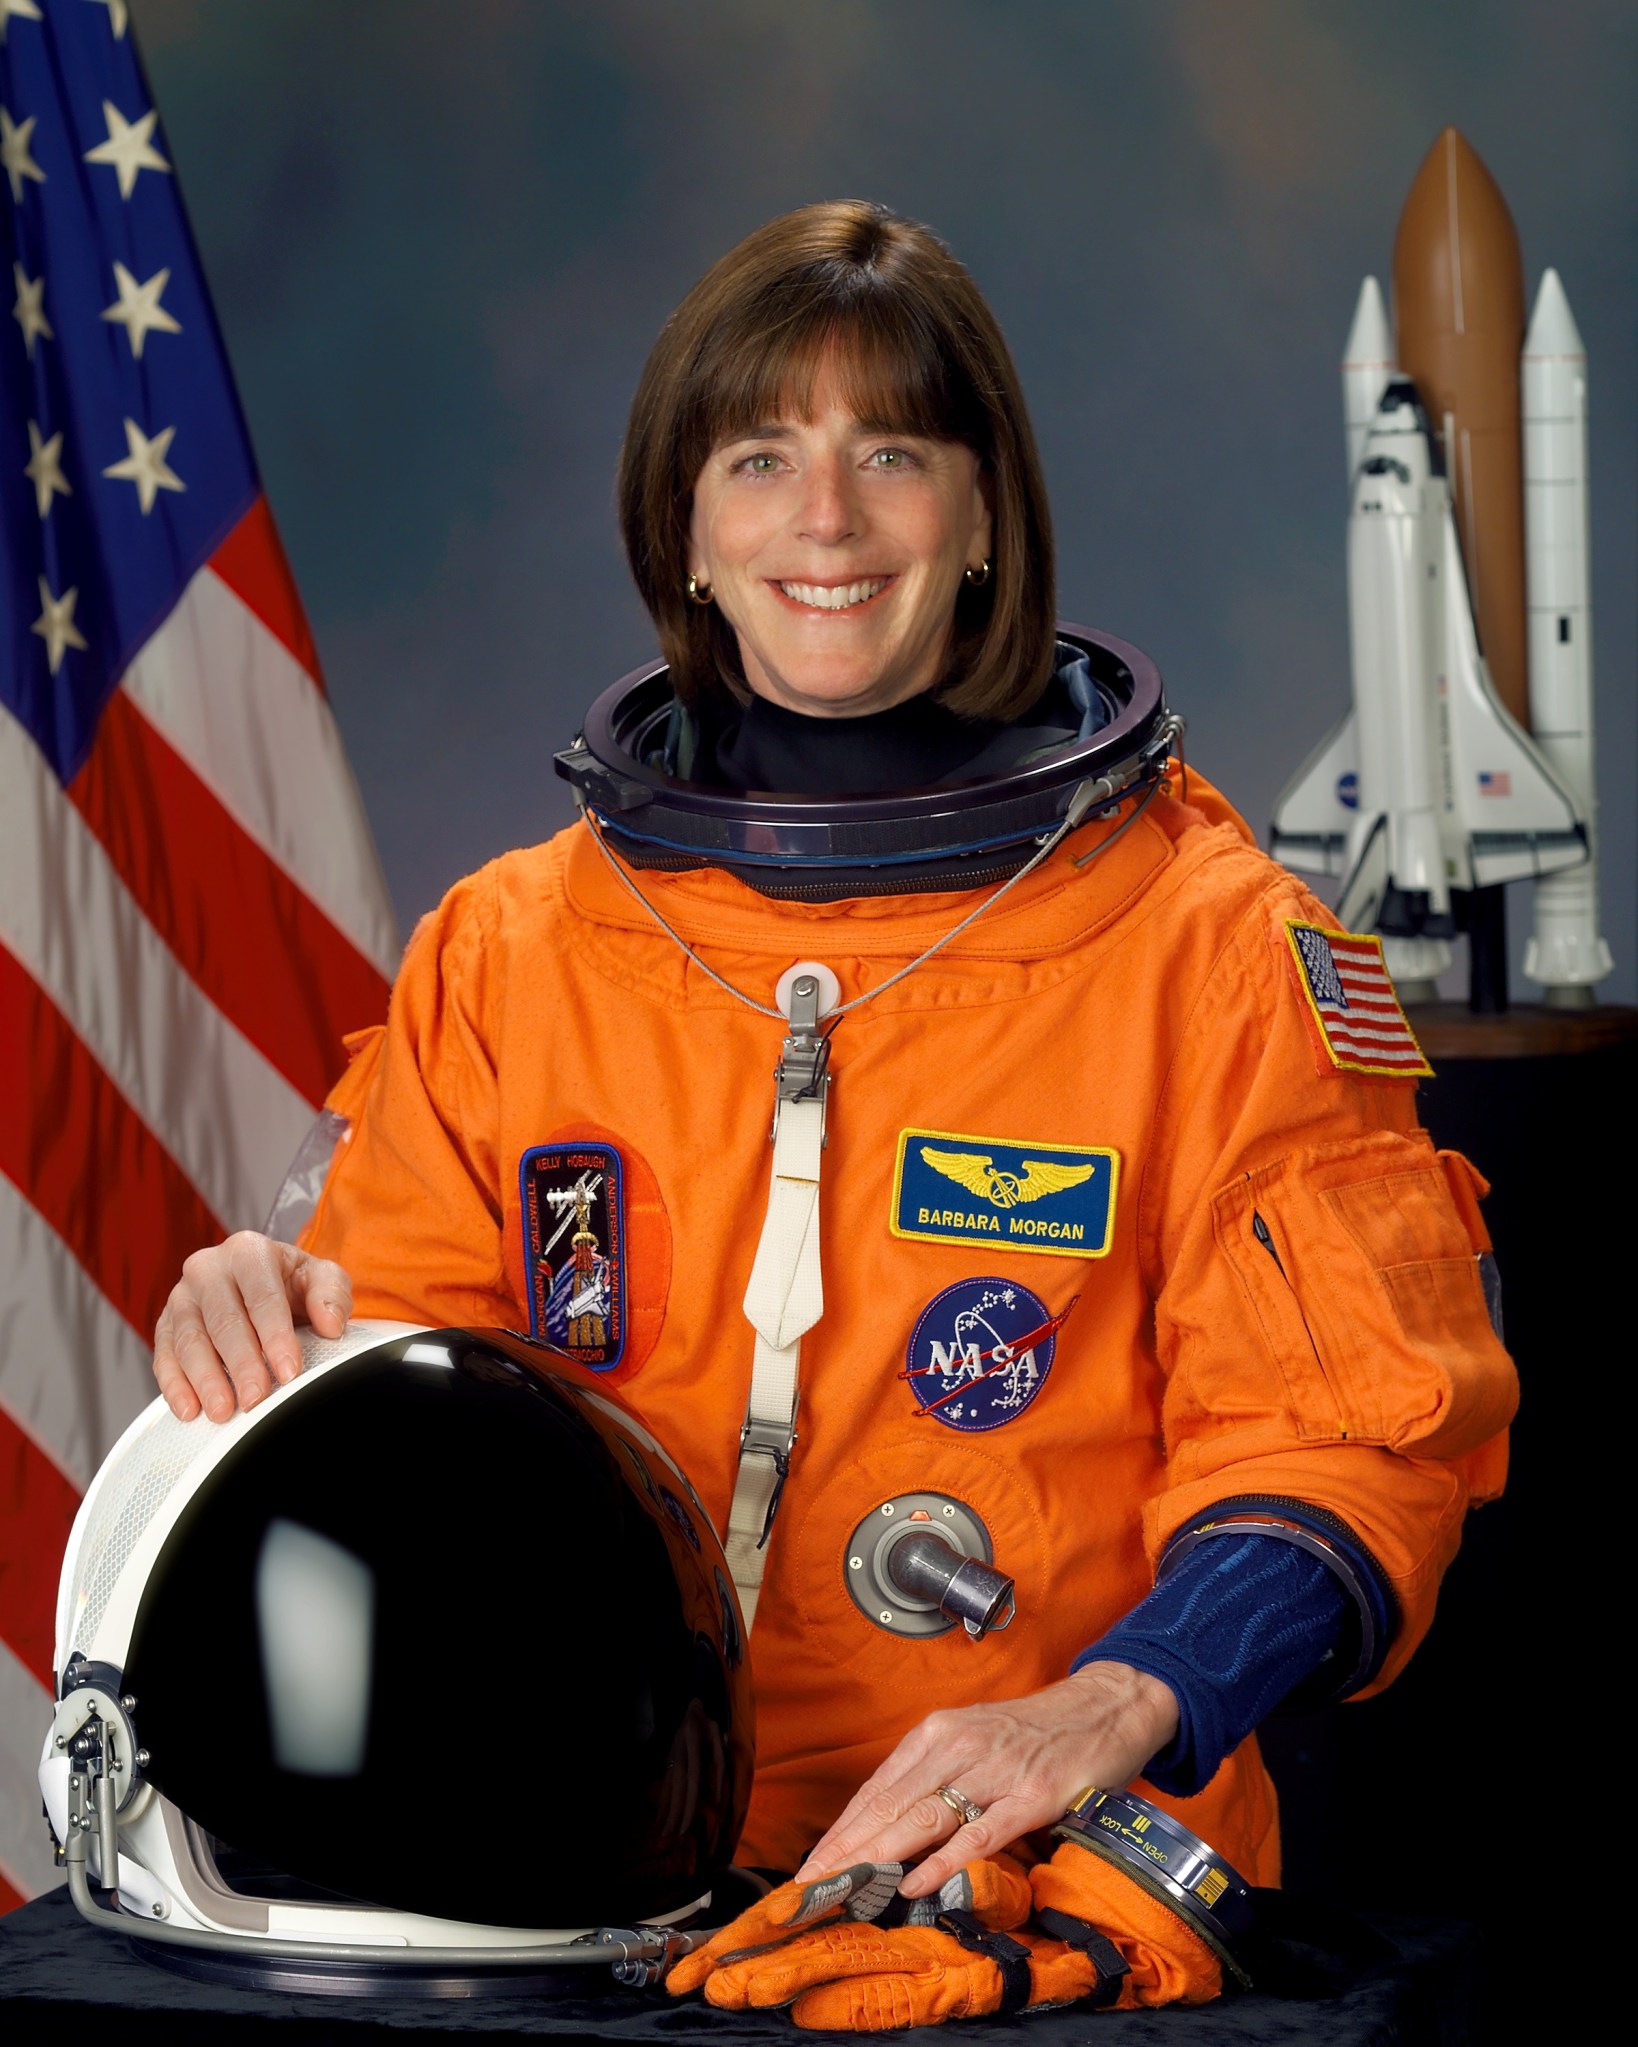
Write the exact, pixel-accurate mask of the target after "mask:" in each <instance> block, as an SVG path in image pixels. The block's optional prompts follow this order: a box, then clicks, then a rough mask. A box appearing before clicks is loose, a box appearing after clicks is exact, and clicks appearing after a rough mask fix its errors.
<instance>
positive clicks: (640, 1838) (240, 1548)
mask: <svg viewBox="0 0 1638 2047" xmlns="http://www.w3.org/2000/svg"><path fill="white" fill-rule="evenodd" d="M303 1351H304V1360H305V1363H304V1370H303V1372H302V1375H301V1376H300V1377H299V1378H298V1379H296V1380H294V1381H292V1383H291V1384H289V1385H288V1386H284V1387H280V1388H278V1389H277V1390H276V1391H275V1392H274V1393H273V1394H272V1396H271V1397H270V1398H269V1399H267V1400H265V1401H264V1402H263V1403H262V1404H261V1405H260V1406H259V1407H256V1408H253V1409H252V1410H251V1411H250V1412H249V1413H248V1414H246V1413H240V1414H238V1415H236V1416H235V1417H234V1418H233V1419H232V1420H231V1421H229V1422H226V1423H223V1424H221V1425H217V1424H215V1423H212V1422H210V1421H208V1420H206V1419H204V1418H203V1417H201V1418H199V1419H197V1420H195V1421H192V1422H180V1421H178V1420H177V1419H176V1418H175V1416H174V1415H172V1414H171V1413H170V1411H169V1409H168V1408H167V1407H166V1406H165V1404H164V1402H163V1401H158V1400H156V1401H155V1402H154V1403H153V1405H152V1406H151V1407H149V1408H148V1409H147V1410H146V1411H145V1412H144V1413H143V1414H141V1415H140V1416H139V1417H138V1418H137V1420H136V1421H135V1422H134V1423H133V1424H132V1425H131V1427H130V1428H129V1429H128V1430H127V1431H126V1432H125V1434H124V1436H123V1437H122V1438H121V1439H120V1441H119V1443H118V1444H117V1445H116V1446H115V1448H114V1450H113V1452H112V1453H111V1455H110V1456H109V1457H108V1459H107V1461H106V1463H105V1464H104V1465H103V1467H102V1469H101V1470H100V1471H99V1472H98V1474H97V1476H96V1478H95V1479H94V1480H93V1482H92V1484H91V1487H90V1490H89V1491H88V1492H87V1494H86V1496H85V1499H84V1501H83V1503H82V1505H81V1508H80V1512H79V1515H78V1518H77V1519H76V1521H75V1524H74V1529H73V1532H72V1534H71V1536H70V1538H69V1544H68V1551H67V1555H66V1557H65V1559H64V1563H63V1574H62V1581H61V1587H60V1590H59V1594H58V1601H57V1627H56V1667H57V1673H58V1685H57V1690H58V1705H57V1710H56V1713H55V1716H54V1718H53V1721H52V1724H51V1727H50V1730H49V1731H48V1733H47V1735H46V1739H45V1745H44V1749H43V1752H42V1755H41V1761H40V1786H41V1790H42V1792H43V1794H44V1798H45V1804H46V1811H47V1815H48V1817H49V1820H50V1823H51V1828H52V1832H53V1834H54V1835H55V1837H56V1839H57V1841H58V1843H59V1844H60V1845H61V1846H62V1847H63V1849H64V1851H65V1854H66V1857H67V1860H68V1864H69V1876H70V1883H71V1885H72V1887H73V1889H74V1893H75V1897H76V1901H77V1902H78V1903H79V1906H80V1909H81V1911H82V1912H85V1913H86V1914H87V1916H90V1917H93V1918H96V1919H99V1920H103V1921H106V1922H108V1923H110V1924H113V1925H116V1926H117V1927H118V1928H119V1929H120V1930H122V1931H125V1932H136V1931H138V1930H142V1931H146V1932H147V1933H149V1934H150V1935H152V1936H153V1937H155V1938H157V1939H160V1940H162V1941H165V1942H166V1943H167V1944H169V1945H170V1946H172V1947H173V1948H180V1949H186V1950H191V1951H192V1952H193V1954H194V1955H195V1956H197V1957H199V1958H200V1959H201V1965H202V1966H210V1965H211V1964H210V1962H209V1961H208V1960H207V1959H205V1958H208V1957H218V1958H219V1957H222V1956H232V1957H234V1958H236V1961H235V1966H242V1964H243V1963H244V1962H246V1961H252V1960H258V1959H259V1961H260V1962H261V1964H262V1966H263V1967H264V1968H267V1969H270V1970H272V1969H274V1967H275V1965H276V1969H277V1972H279V1973H282V1974H283V1975H284V1976H285V1977H289V1976H290V1975H291V1974H292V1972H293V1971H294V1972H295V1973H296V1974H297V1975H299V1974H300V1973H301V1972H302V1971H303V1970H304V1969H305V1970H308V1971H310V1972H312V1975H313V1978H314V1980H315V1981H317V1980H318V1979H320V1978H322V1977H324V1976H325V1974H326V1972H329V1971H333V1970H334V1969H335V1968H336V1967H337V1966H338V1965H345V1964H347V1963H349V1962H354V1961H360V1962H362V1961H365V1960H373V1962H374V1964H375V1965H376V1966H377V1967H379V1965H380V1964H381V1963H382V1962H383V1961H384V1960H390V1961H391V1962H394V1963H397V1964H399V1965H401V1966H404V1967H408V1968H409V1969H410V1970H411V1971H412V1972H413V1969H414V1968H415V1967H416V1966H420V1967H422V1968H428V1969H430V1968H432V1967H435V1966H436V1967H437V1968H439V1969H441V1970H443V1971H445V1972H446V1973H447V1971H448V1969H449V1968H450V1967H451V1966H452V1965H455V1964H457V1963H459V1964H464V1965H467V1966H469V1967H471V1968H474V1969H480V1968H483V1967H485V1966H490V1967H496V1966H506V1965H516V1964H522V1963H535V1964H544V1963H553V1964H556V1963H561V1962H564V1961H570V1960H577V1959H593V1958H595V1959H599V1960H602V1961H605V1962H608V1961H613V1962H615V1963H617V1964H622V1963H623V1964H624V1967H623V1969H621V1968H617V1971H616V1973H623V1974H624V1975H625V1976H626V1978H627V1980H647V1979H648V1978H649V1977H650V1976H651V1975H653V1974H654V1973H657V1971H658V1968H659V1967H662V1966H663V1965H664V1962H665V1961H666V1959H668V1957H669V1955H671V1954H674V1953H675V1952H677V1951H679V1950H680V1949H681V1948H683V1947H686V1946H688V1945H691V1942H689V1941H688V1940H687V1938H686V1935H684V1936H682V1937H679V1936H678V1934H677V1933H676V1932H675V1931H674V1930H673V1931H667V1929H676V1928H677V1927H679V1926H683V1925H686V1924H687V1923H688V1922H689V1920H690V1919H691V1918H693V1917H696V1916H698V1914H699V1912H700V1910H701V1908H702V1906H703V1904H704V1902H705V1901H706V1899H707V1898H708V1896H709V1893H710V1890H711V1887H712V1885H713V1883H714V1882H716V1881H717V1880H718V1878H719V1877H720V1876H721V1875H722V1874H723V1873H724V1871H725V1870H726V1868H727V1866H728V1863H729V1861H730V1859H731V1857H732V1853H733V1848H734V1844H735V1842H736V1840H737V1838H738V1834H739V1829H740V1826H741V1824H742V1822H743V1819H744V1814H745V1807H746V1804H747V1802H748V1799H749V1793H750V1778H751V1761H752V1707H751V1698H750V1676H749V1670H748V1668H747V1665H746V1660H745V1651H744V1633H743V1626H742V1622H741V1617H740V1612H739V1607H738V1602H737V1600H736V1598H735V1594H734V1590H733V1586H732V1584H731V1582H730V1580H729V1577H728V1572H727V1569H726V1566H725V1564H724V1561H723V1556H722V1551H721V1547H720V1545H719V1543H718V1540H717V1537H716V1534H715V1532H714V1531H713V1529H712V1527H711V1524H710V1521H709V1519H708V1518H707V1516H706V1515H705V1513H704V1512H703V1510H702V1508H701V1506H700V1503H699V1500H698V1498H697V1496H696V1495H695V1493H694V1490H693V1488H692V1487H691V1486H690V1484H689V1482H688V1480H687V1479H686V1477H685V1476H684V1475H683V1473H682V1472H681V1471H680V1470H679V1469H678V1467H677V1465H676V1464H675V1463H674V1462H673V1461H672V1459H671V1458H670V1457H669V1456H668V1455H667V1453H666V1452H665V1450H664V1449H663V1448H662V1447H661V1445H660V1444H659V1443H657V1442H656V1441H655V1439H654V1437H653V1436H652V1435H651V1434H650V1433H649V1432H648V1430H647V1429H646V1428H644V1427H643V1426H642V1424H641V1423H640V1422H638V1421H637V1420H636V1419H635V1418H634V1417H633V1416H632V1415H631V1414H630V1413H629V1412H628V1411H627V1409H626V1408H625V1407H624V1406H622V1405H621V1403H620V1402H619V1400H618V1399H617V1397H615V1396H614V1395H613V1394H612V1393H610V1392H608V1391H606V1390H604V1389H603V1388H601V1387H599V1386H597V1385H596V1383H595V1382H594V1381H593V1380H592V1378H591V1376H590V1375H589V1374H588V1373H587V1372H585V1371H584V1370H583V1369H581V1368H580V1367H578V1366H576V1365H574V1364H572V1363H570V1362H569V1361H567V1360H566V1359H564V1358H562V1357H561V1355H560V1354H559V1353H557V1352H555V1351H553V1350H552V1349H550V1348H549V1347H548V1346H545V1345H542V1344H538V1343H534V1342H531V1341H530V1340H529V1339H528V1338H525V1337H520V1336H517V1335H514V1334H512V1333H510V1332H507V1331H501V1330H494V1329H480V1330H469V1329H439V1330H427V1329H419V1328H413V1327H410V1326H407V1325H404V1324H401V1323H386V1322H373V1323H372V1322H355V1323H354V1324H353V1325H352V1327H351V1328H350V1329H349V1331H348V1333H347V1334H346V1336H345V1337H344V1338H343V1339H342V1340H341V1341H339V1342H335V1343H331V1342H327V1341H325V1340H324V1339H323V1338H320V1337H317V1336H315V1335H313V1334H312V1333H311V1332H308V1333H307V1334H306V1335H305V1336H304V1339H303ZM88 1879H95V1881H96V1883H97V1885H99V1886H100V1887H101V1889H100V1892H99V1891H98V1890H95V1889H93V1886H92V1883H91V1881H89V1880H88ZM116 1915H117V1916H116Z"/></svg>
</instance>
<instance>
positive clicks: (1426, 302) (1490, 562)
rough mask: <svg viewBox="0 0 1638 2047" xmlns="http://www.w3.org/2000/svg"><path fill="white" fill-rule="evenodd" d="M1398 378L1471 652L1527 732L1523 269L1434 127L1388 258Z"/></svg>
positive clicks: (1510, 229)
mask: <svg viewBox="0 0 1638 2047" xmlns="http://www.w3.org/2000/svg"><path fill="white" fill-rule="evenodd" d="M1393 296H1394V314H1395V322H1396V325H1397V329H1398V354H1399V367H1400V369H1401V370H1403V371H1404V373H1405V374H1406V376H1408V377H1409V378H1410V379H1411V380H1412V382H1413V383H1414V384H1415V386H1416V389H1417V392H1418V393H1419V395H1420V397H1421V399H1422V403H1423V404H1424V405H1425V406H1426V407H1427V411H1428V415H1429V418H1430V420H1431V422H1432V425H1433V428H1434V431H1435V433H1440V432H1441V431H1442V434H1443V438H1444V441H1445V459H1446V462H1447V464H1448V465H1449V471H1450V485H1451V491H1452V494H1453V496H1454V497H1455V500H1456V530H1457V533H1458V535H1459V536H1460V539H1461V545H1462V560H1463V564H1464V566H1465V568H1466V570H1467V585H1468V593H1469V596H1470V597H1471V600H1472V605H1473V622H1474V625H1475V627H1476V628H1477V631H1478V639H1479V651H1480V652H1481V653H1482V654H1483V656H1484V659H1485V665H1486V666H1487V667H1488V669H1489V671H1490V679H1491V682H1492V683H1493V684H1494V685H1495V690H1496V694H1497V695H1498V696H1499V697H1500V698H1501V700H1502V702H1503V703H1504V704H1505V705H1506V706H1507V708H1508V710H1509V711H1510V712H1511V713H1512V715H1513V716H1514V717H1515V718H1516V719H1517V720H1518V722H1519V724H1520V725H1522V726H1523V727H1524V728H1525V729H1526V731H1528V730H1529V728H1530V704H1529V684H1528V666H1527V654H1526V636H1525V594H1524V484H1523V467H1522V453H1521V437H1520V432H1519V354H1520V351H1521V349H1522V348H1523V345H1524V263H1523V259H1522V257H1521V255H1520V253H1519V237H1518V229H1517V228H1516V227H1515V226H1514V225H1513V216H1512V215H1511V214H1510V213H1509V212H1508V210H1507V202H1506V200H1505V199H1503V197H1502V195H1501V192H1500V191H1499V190H1498V188H1497V185H1496V181H1495V179H1494V178H1493V177H1492V176H1491V175H1490V173H1489V171H1488V170H1487V169H1486V168H1485V166H1484V164H1483V162H1482V161H1481V159H1480V157H1479V155H1478V152H1477V151H1476V150H1475V149H1474V148H1473V146H1472V145H1471V143H1469V142H1467V141H1466V140H1465V139H1464V138H1463V137H1462V136H1461V135H1459V134H1458V133H1457V131H1456V130H1455V129H1454V128H1446V129H1445V131H1444V132H1443V134H1442V135H1440V137H1439V139H1438V141H1437V142H1435V143H1434V145H1433V147H1432V149H1430V150H1429V151H1428V153H1427V156H1426V157H1425V158H1424V159H1423V162H1422V167H1421V169H1420V170H1419V171H1418V172H1417V174H1416V177H1415V179H1414V181H1413V182H1412V185H1411V188H1410V191H1409V193H1408V194H1407V196H1406V199H1405V207H1404V211H1403V212H1402V213H1401V214H1400V216H1399V232H1398V234H1397V235H1396V237H1395V238H1394V247H1393Z"/></svg>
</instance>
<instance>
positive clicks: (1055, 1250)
mask: <svg viewBox="0 0 1638 2047" xmlns="http://www.w3.org/2000/svg"><path fill="white" fill-rule="evenodd" d="M1119 1168H1120V1155H1119V1153H1118V1152H1113V1151H1110V1150H1108V1149H1107V1148H1106V1147H1105V1146H1102V1145H1089V1144H1028V1143H1014V1142H1013V1141H1012V1140H1010V1139H1008V1138H1001V1137H971V1136H963V1135H961V1134H959V1133H957V1132H954V1131H949V1130H901V1131H900V1132H899V1151H898V1158H897V1159H896V1161H895V1162H894V1167H893V1208H892V1213H891V1215H890V1217H889V1223H890V1225H891V1228H892V1231H893V1234H894V1236H895V1237H920V1238H923V1239H925V1240H927V1241H928V1242H931V1243H935V1244H988V1245H992V1246H993V1245H1005V1247H1006V1248H1007V1249H1008V1250H1009V1251H1038V1252H1042V1253H1044V1254H1045V1255H1046V1256H1048V1257H1054V1258H1102V1257H1103V1256H1104V1254H1105V1253H1106V1252H1107V1251H1108V1249H1109V1245H1110V1242H1111V1240H1112V1238H1113V1234H1114V1227H1115V1182H1116V1179H1117V1177H1118V1173H1119Z"/></svg>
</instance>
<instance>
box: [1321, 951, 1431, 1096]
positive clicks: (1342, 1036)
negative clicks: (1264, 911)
mask: <svg viewBox="0 0 1638 2047" xmlns="http://www.w3.org/2000/svg"><path fill="white" fill-rule="evenodd" d="M1285 935H1286V938H1287V939H1288V941H1289V942H1290V946H1291V956H1292V958H1293V959H1294V960H1295V962H1296V966H1297V976H1298V982H1299V985H1300V987H1301V989H1302V993H1303V995H1304V996H1305V997H1306V999H1307V1004H1308V1011H1309V1018H1310V1021H1311V1022H1312V1024H1313V1026H1314V1032H1315V1035H1316V1037H1317V1038H1318V1040H1319V1044H1320V1048H1321V1050H1322V1051H1323V1052H1324V1054H1325V1056H1326V1057H1327V1058H1328V1059H1329V1060H1330V1062H1331V1064H1332V1065H1333V1066H1341V1067H1345V1068H1346V1069H1347V1070H1348V1071H1349V1072H1352V1073H1384V1074H1388V1073H1391V1074H1405V1075H1411V1076H1414V1075H1417V1074H1430V1073H1432V1071H1433V1068H1432V1067H1431V1066H1430V1065H1429V1064H1428V1062H1427V1059H1426V1058H1425V1056H1424V1055H1423V1052H1422V1048H1421V1046H1420V1045H1419V1044H1417V1042H1416V1034H1415V1032H1414V1031H1413V1030H1412V1029H1411V1027H1410V1023H1409V1021H1408V1019H1407V1018H1406V1015H1405V1012H1404V1011H1403V1010H1402V1009H1401V1008H1400V1006H1399V997H1398V996H1397V995H1396V994H1395V993H1394V991H1393V982H1392V980H1391V979H1390V978H1389V975H1388V969H1387V967H1386V966H1385V965H1384V964H1383V960H1382V941H1381V939H1380V938H1359V937H1354V936H1352V935H1349V934H1345V933H1343V932H1340V931H1321V930H1320V929H1319V927H1318V926H1317V925H1314V924H1299V923H1298V922H1297V921H1296V919H1295V918H1292V919H1290V920H1289V921H1288V922H1287V924H1286V927H1285Z"/></svg>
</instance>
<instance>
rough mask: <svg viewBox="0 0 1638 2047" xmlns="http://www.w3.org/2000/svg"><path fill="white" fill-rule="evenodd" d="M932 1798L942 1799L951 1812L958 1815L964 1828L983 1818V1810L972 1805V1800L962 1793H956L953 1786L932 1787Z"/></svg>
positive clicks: (938, 1785) (940, 1785)
mask: <svg viewBox="0 0 1638 2047" xmlns="http://www.w3.org/2000/svg"><path fill="white" fill-rule="evenodd" d="M933 1796H934V1797H935V1798H942V1799H943V1801H944V1803H945V1804H946V1805H947V1806H948V1807H949V1808H950V1810H951V1812H956V1813H960V1815H961V1818H962V1822H963V1824H964V1825H966V1826H971V1825H972V1823H973V1821H974V1820H981V1819H982V1818H983V1817H984V1808H983V1807H982V1806H981V1805H974V1804H973V1802H972V1800H971V1799H970V1798H968V1797H966V1796H965V1795H964V1794H963V1793H962V1792H960V1791H957V1789H956V1788H955V1786H954V1785H953V1784H937V1785H935V1786H934V1787H933Z"/></svg>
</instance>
